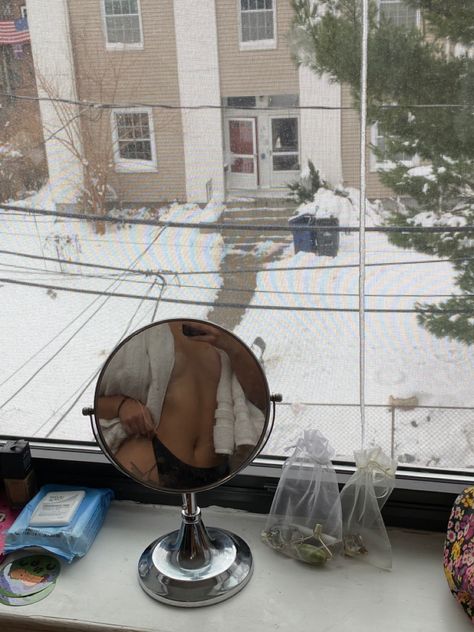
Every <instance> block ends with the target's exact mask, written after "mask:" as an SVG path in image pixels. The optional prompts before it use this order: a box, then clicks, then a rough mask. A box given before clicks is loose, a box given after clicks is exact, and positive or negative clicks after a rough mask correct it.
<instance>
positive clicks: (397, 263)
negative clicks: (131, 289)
mask: <svg viewBox="0 0 474 632" xmlns="http://www.w3.org/2000/svg"><path fill="white" fill-rule="evenodd" d="M0 254H6V255H12V256H17V257H24V258H25V259H39V260H43V259H44V260H45V261H52V262H55V263H64V264H66V265H75V266H84V267H90V268H98V269H104V270H116V271H119V272H123V271H125V270H127V269H126V268H121V267H116V266H108V265H103V264H95V263H87V262H83V261H77V260H70V259H60V258H56V257H41V256H40V255H30V254H28V253H25V252H15V251H13V250H0ZM472 260H474V256H472V257H470V256H466V257H452V258H445V259H415V260H413V259H412V260H409V261H380V262H373V263H366V264H365V265H366V267H385V266H402V265H422V264H432V263H455V262H461V261H472ZM358 267H359V264H358V263H341V264H330V265H325V266H286V267H272V268H264V267H254V268H244V267H241V268H238V269H233V270H227V269H225V268H223V269H221V270H217V269H216V270H195V271H190V270H185V271H182V272H179V271H175V270H160V271H159V272H158V271H155V270H151V269H148V270H143V269H141V270H140V269H139V270H131V271H130V273H131V274H143V275H145V276H154V275H157V276H161V278H162V279H163V281H164V276H165V275H174V276H176V275H179V276H180V277H181V276H202V275H211V274H213V275H222V274H246V273H248V272H253V273H259V272H267V273H269V272H294V271H302V270H339V269H346V268H358Z"/></svg>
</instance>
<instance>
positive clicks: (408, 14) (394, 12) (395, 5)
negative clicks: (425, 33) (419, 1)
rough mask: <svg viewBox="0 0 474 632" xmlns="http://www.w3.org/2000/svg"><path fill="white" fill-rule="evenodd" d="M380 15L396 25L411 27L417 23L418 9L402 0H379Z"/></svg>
mask: <svg viewBox="0 0 474 632" xmlns="http://www.w3.org/2000/svg"><path fill="white" fill-rule="evenodd" d="M379 11H380V17H382V18H384V19H386V20H390V22H393V23H395V24H396V25H397V26H404V27H407V28H412V27H414V26H417V25H418V16H419V11H418V9H415V8H414V7H411V6H409V5H408V4H406V2H404V0H379Z"/></svg>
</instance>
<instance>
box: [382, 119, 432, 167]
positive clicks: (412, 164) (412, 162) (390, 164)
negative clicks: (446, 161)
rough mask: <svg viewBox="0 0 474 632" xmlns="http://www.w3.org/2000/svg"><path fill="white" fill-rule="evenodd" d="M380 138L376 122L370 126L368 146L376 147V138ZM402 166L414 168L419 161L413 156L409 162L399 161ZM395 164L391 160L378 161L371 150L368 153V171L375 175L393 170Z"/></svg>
mask: <svg viewBox="0 0 474 632" xmlns="http://www.w3.org/2000/svg"><path fill="white" fill-rule="evenodd" d="M380 136H382V134H379V133H378V122H375V123H373V124H372V125H371V126H370V144H371V147H377V138H379V137H380ZM400 162H401V164H402V165H405V167H416V166H418V165H419V164H420V159H419V158H418V156H417V155H416V154H415V155H414V156H413V158H411V159H410V160H401V161H400ZM394 166H395V163H394V162H393V161H392V160H379V159H378V157H377V155H376V154H375V151H374V150H373V149H371V152H370V171H371V172H372V173H375V172H377V171H384V170H388V169H393V167H394Z"/></svg>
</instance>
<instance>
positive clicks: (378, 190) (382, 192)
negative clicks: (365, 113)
mask: <svg viewBox="0 0 474 632" xmlns="http://www.w3.org/2000/svg"><path fill="white" fill-rule="evenodd" d="M351 105H352V97H351V93H350V89H349V88H348V87H347V86H343V87H342V106H343V108H345V107H348V106H351ZM341 117H342V118H341V138H342V177H343V179H344V184H345V185H346V186H351V187H357V188H359V186H360V159H359V154H360V139H359V133H360V126H359V112H358V111H357V110H355V109H351V110H345V109H343V110H342V112H341ZM370 140H371V139H370V128H369V129H368V130H367V141H368V143H367V144H369V143H370ZM367 165H368V169H367V172H366V178H367V196H368V197H369V198H378V197H390V196H392V195H393V191H392V190H391V189H389V188H388V187H386V186H384V185H383V184H382V183H381V182H380V178H379V177H378V175H377V173H376V172H374V171H371V166H372V165H371V151H370V149H369V148H368V151H367Z"/></svg>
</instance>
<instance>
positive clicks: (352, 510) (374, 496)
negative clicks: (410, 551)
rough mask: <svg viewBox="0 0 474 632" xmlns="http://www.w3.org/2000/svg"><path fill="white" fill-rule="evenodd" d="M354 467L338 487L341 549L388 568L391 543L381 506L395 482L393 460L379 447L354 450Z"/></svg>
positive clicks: (389, 566) (390, 563)
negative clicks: (340, 508) (341, 487)
mask: <svg viewBox="0 0 474 632" xmlns="http://www.w3.org/2000/svg"><path fill="white" fill-rule="evenodd" d="M354 459H355V463H356V466H357V469H356V471H355V472H354V474H353V475H352V476H351V478H350V479H349V480H348V481H347V483H346V484H345V485H344V488H343V489H342V491H341V507H342V532H343V539H344V553H345V554H346V555H348V556H349V557H356V556H359V555H360V556H361V557H362V559H364V560H366V561H367V562H369V564H372V565H373V566H377V567H378V568H383V569H386V570H390V569H391V568H392V547H391V545H390V540H389V539H388V535H387V530H386V529H385V524H384V521H383V518H382V513H381V511H382V507H383V506H384V504H385V503H386V501H387V499H388V497H389V496H390V494H391V493H392V490H393V488H394V486H395V470H396V468H397V464H396V461H395V460H393V459H391V458H390V457H388V456H387V455H386V454H384V452H383V451H382V449H381V448H380V447H375V448H371V449H369V450H359V451H356V452H354Z"/></svg>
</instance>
